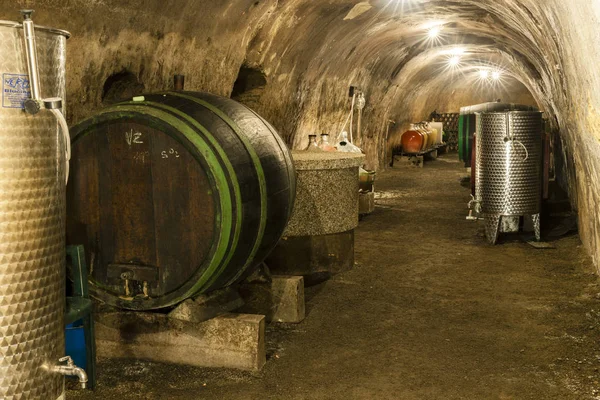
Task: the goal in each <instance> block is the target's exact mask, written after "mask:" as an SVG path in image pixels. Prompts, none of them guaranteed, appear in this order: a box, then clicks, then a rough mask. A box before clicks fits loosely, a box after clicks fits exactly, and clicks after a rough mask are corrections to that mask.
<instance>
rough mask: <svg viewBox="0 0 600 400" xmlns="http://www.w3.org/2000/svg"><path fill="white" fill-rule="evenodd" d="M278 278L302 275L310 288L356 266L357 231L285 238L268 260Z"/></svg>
mask: <svg viewBox="0 0 600 400" xmlns="http://www.w3.org/2000/svg"><path fill="white" fill-rule="evenodd" d="M266 262H267V264H268V265H269V268H270V269H271V271H273V272H274V273H277V274H285V275H301V276H303V277H304V283H305V284H306V285H308V286H310V285H314V284H316V283H319V282H322V281H324V280H327V279H329V278H330V277H331V276H332V275H335V274H338V273H340V272H344V271H349V270H350V269H352V267H353V266H354V229H352V230H349V231H346V232H340V233H332V234H330V235H318V236H290V237H286V238H283V239H282V240H281V241H280V242H279V243H278V244H277V246H276V247H275V249H274V250H273V252H272V253H271V255H270V256H269V257H268V258H267V261H266Z"/></svg>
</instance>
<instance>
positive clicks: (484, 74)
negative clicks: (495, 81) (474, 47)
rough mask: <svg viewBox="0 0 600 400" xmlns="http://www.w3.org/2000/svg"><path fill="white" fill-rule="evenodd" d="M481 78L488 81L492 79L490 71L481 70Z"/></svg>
mask: <svg viewBox="0 0 600 400" xmlns="http://www.w3.org/2000/svg"><path fill="white" fill-rule="evenodd" d="M479 77H480V78H481V79H488V78H489V77H490V71H488V70H487V69H481V70H479Z"/></svg>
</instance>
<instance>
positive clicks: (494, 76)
mask: <svg viewBox="0 0 600 400" xmlns="http://www.w3.org/2000/svg"><path fill="white" fill-rule="evenodd" d="M501 76H502V73H501V72H500V71H494V72H492V79H493V80H495V81H497V80H498V79H500V77H501Z"/></svg>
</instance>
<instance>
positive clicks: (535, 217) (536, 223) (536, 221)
mask: <svg viewBox="0 0 600 400" xmlns="http://www.w3.org/2000/svg"><path fill="white" fill-rule="evenodd" d="M531 221H532V222H533V229H534V231H535V240H537V241H538V242H539V241H540V240H542V236H541V233H540V214H533V215H532V216H531Z"/></svg>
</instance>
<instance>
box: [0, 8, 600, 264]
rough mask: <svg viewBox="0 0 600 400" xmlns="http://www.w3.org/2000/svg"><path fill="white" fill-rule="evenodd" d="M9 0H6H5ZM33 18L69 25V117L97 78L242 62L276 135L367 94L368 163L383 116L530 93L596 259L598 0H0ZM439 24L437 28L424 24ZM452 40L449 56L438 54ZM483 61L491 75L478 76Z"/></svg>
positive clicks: (298, 139)
mask: <svg viewBox="0 0 600 400" xmlns="http://www.w3.org/2000/svg"><path fill="white" fill-rule="evenodd" d="M15 3H17V4H15ZM0 4H2V5H3V7H2V9H3V10H5V11H4V15H3V16H1V18H2V19H7V20H12V19H17V18H18V12H17V9H18V8H19V7H21V8H23V7H32V8H36V9H37V11H38V12H37V13H36V14H35V18H36V19H35V20H36V22H38V23H40V24H44V25H50V26H55V27H57V28H63V29H67V30H69V31H71V33H72V34H73V37H72V38H71V39H70V40H69V45H68V56H69V60H70V62H69V64H68V71H67V72H68V93H69V98H70V99H71V101H70V102H69V109H70V120H71V121H75V120H78V119H81V118H83V117H85V116H87V115H89V114H90V113H92V112H94V111H95V110H97V109H98V108H99V107H100V106H101V105H102V102H101V97H102V88H103V86H104V83H105V81H106V79H107V78H108V77H110V76H112V75H114V74H117V73H124V72H127V73H132V74H133V75H135V76H136V77H137V78H138V80H139V82H140V84H142V85H143V86H144V87H145V88H146V90H163V89H165V88H169V87H171V79H172V75H173V74H175V73H182V74H185V75H186V82H187V88H188V89H190V90H206V91H210V92H213V93H216V94H221V95H229V94H230V93H231V91H232V89H233V85H234V82H235V81H236V77H237V74H238V72H239V71H240V67H241V66H242V65H244V66H246V67H248V68H253V69H256V70H259V71H260V72H261V73H262V74H264V76H265V80H266V82H267V84H266V85H265V87H264V89H262V90H261V92H260V96H251V98H252V104H250V105H251V106H252V107H254V108H255V109H256V110H257V111H258V112H259V113H261V114H262V115H263V116H264V117H265V118H266V119H268V120H269V121H270V122H272V123H273V125H274V126H275V127H277V128H278V130H279V131H280V132H281V134H282V136H283V137H284V138H285V139H286V140H287V141H288V143H289V144H290V145H292V146H295V147H301V146H302V145H303V143H304V142H305V140H306V136H307V134H309V133H313V132H323V131H328V132H329V133H332V134H334V135H335V134H336V133H337V132H339V131H340V130H341V128H342V126H343V125H344V121H345V120H346V119H347V115H348V111H349V104H350V101H349V98H348V87H349V86H350V85H355V86H358V87H360V88H361V89H362V90H363V91H364V92H365V93H366V96H367V106H366V108H365V110H364V113H363V120H362V133H361V135H360V136H359V137H358V142H359V144H360V145H361V146H362V147H363V149H364V150H365V152H366V154H367V166H369V167H372V168H378V167H381V166H383V165H385V164H386V163H385V159H384V154H385V151H384V149H385V146H386V137H387V136H386V135H387V129H388V126H389V123H388V122H389V120H390V119H393V120H395V121H396V122H397V125H396V126H397V127H400V128H401V127H402V126H403V124H406V123H408V122H411V121H412V120H414V119H423V118H425V117H427V116H428V115H429V113H430V112H431V111H433V110H434V109H438V110H439V109H440V108H442V107H443V108H445V110H444V111H458V108H459V107H460V106H462V105H468V104H474V103H477V102H481V101H484V100H491V99H495V98H498V97H500V98H502V100H504V101H515V102H522V101H523V102H531V103H537V104H538V105H539V106H540V107H541V108H542V109H543V110H544V111H545V112H546V116H547V117H548V118H549V121H550V123H551V125H552V130H553V131H554V132H557V133H558V132H560V135H557V136H556V137H555V141H554V142H555V156H556V159H557V168H558V169H559V171H561V172H562V173H561V174H560V176H559V177H560V179H561V182H562V183H563V185H564V186H565V187H568V188H569V190H570V194H571V197H572V199H573V202H574V203H575V205H576V206H577V207H578V208H579V211H580V220H581V222H582V224H581V225H582V226H581V233H582V238H583V240H584V242H585V243H586V246H588V248H589V249H590V251H591V252H592V253H594V254H595V255H596V259H597V260H600V218H598V217H597V214H596V212H597V210H598V209H600V129H598V127H599V126H600V90H598V88H599V87H600V74H598V72H597V65H598V64H600V45H599V43H600V30H599V29H598V28H597V25H598V23H597V22H598V21H599V20H600V0H571V1H565V0H310V1H307V0H228V1H209V0H178V1H177V2H176V4H174V2H167V1H163V0H131V1H127V2H123V1H120V0H94V1H89V0H61V1H56V0H17V1H16V2H15V1H14V0H0ZM434 23H438V24H440V25H439V26H440V27H441V31H440V35H439V38H438V40H436V41H431V40H428V28H430V27H431V26H432V24H434ZM457 47H460V48H463V49H464V53H463V54H461V55H460V57H461V61H460V65H458V66H456V67H457V68H447V67H448V59H449V58H450V57H453V56H454V55H453V54H451V53H450V52H452V51H455V50H453V49H456V48H457ZM482 65H485V66H489V68H491V69H492V70H495V69H499V70H502V71H503V79H502V85H498V84H493V85H486V84H484V82H481V81H480V80H479V81H478V79H477V73H478V72H477V71H478V70H479V69H480V68H481V67H482Z"/></svg>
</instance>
